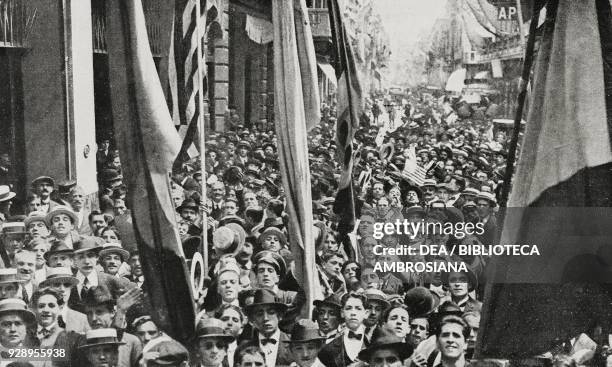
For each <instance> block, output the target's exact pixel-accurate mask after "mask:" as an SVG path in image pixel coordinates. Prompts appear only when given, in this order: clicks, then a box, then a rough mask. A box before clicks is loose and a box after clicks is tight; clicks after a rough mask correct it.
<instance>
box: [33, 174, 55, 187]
mask: <svg viewBox="0 0 612 367" xmlns="http://www.w3.org/2000/svg"><path fill="white" fill-rule="evenodd" d="M40 183H48V184H49V185H51V186H53V187H55V180H54V179H53V178H52V177H49V176H38V177H36V178H35V179H33V180H32V187H36V185H38V184H40Z"/></svg>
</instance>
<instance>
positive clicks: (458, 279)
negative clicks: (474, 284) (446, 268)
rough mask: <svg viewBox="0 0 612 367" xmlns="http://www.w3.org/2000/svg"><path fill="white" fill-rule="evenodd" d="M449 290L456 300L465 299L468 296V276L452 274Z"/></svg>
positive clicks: (449, 277) (449, 279) (449, 280)
mask: <svg viewBox="0 0 612 367" xmlns="http://www.w3.org/2000/svg"><path fill="white" fill-rule="evenodd" d="M448 288H449V291H450V293H451V295H452V296H453V297H455V298H460V297H465V296H467V294H468V276H467V274H465V273H450V275H449V276H448Z"/></svg>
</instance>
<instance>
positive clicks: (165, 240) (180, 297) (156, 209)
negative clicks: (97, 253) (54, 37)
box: [107, 0, 195, 342]
mask: <svg viewBox="0 0 612 367" xmlns="http://www.w3.org/2000/svg"><path fill="white" fill-rule="evenodd" d="M107 14H108V15H109V17H108V18H107V19H108V22H109V26H108V28H107V43H108V56H109V70H110V87H111V99H112V110H113V120H114V129H115V137H116V138H115V139H116V143H117V146H118V148H119V154H120V157H121V162H122V164H123V166H124V168H125V169H124V172H125V174H124V181H125V183H126V185H127V192H128V203H129V205H130V209H131V211H132V217H133V223H134V231H135V233H136V239H137V242H138V251H139V254H140V261H141V263H142V268H143V272H144V277H145V284H146V289H145V290H146V292H147V294H148V296H149V299H150V302H151V304H152V306H153V307H152V310H151V311H152V312H153V314H152V315H151V316H152V317H153V319H154V320H155V323H156V324H157V325H159V326H160V328H161V329H162V330H163V331H164V332H166V333H167V334H168V335H170V336H171V337H173V338H175V339H177V340H179V341H181V342H188V341H189V340H190V338H191V337H192V336H193V333H194V318H195V312H194V302H193V296H192V292H191V282H190V277H189V272H188V270H187V267H186V263H185V256H184V254H183V250H182V246H181V241H180V239H179V236H178V232H177V225H176V219H175V215H176V214H175V211H174V205H173V203H172V199H171V196H170V180H169V172H170V170H171V169H172V165H173V162H174V160H175V158H176V155H177V154H178V152H179V147H180V139H179V137H178V134H177V132H176V129H175V128H174V126H173V124H172V117H171V116H170V112H169V111H168V107H167V104H166V101H165V98H164V94H163V91H162V86H161V83H160V80H159V77H158V75H157V71H156V68H155V64H154V62H153V56H152V54H151V50H150V48H149V41H148V37H147V32H146V28H145V18H144V13H143V10H142V3H141V0H110V1H108V2H107Z"/></svg>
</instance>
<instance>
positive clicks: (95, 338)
mask: <svg viewBox="0 0 612 367" xmlns="http://www.w3.org/2000/svg"><path fill="white" fill-rule="evenodd" d="M85 337H86V338H87V342H86V343H85V344H83V345H81V346H80V347H79V349H87V348H91V347H97V346H99V345H117V346H119V345H123V344H125V343H123V342H120V341H119V340H117V330H116V329H113V328H107V329H94V330H89V331H88V332H87V334H85Z"/></svg>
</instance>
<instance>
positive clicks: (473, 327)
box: [463, 315, 480, 349]
mask: <svg viewBox="0 0 612 367" xmlns="http://www.w3.org/2000/svg"><path fill="white" fill-rule="evenodd" d="M463 319H464V320H465V322H466V323H467V324H468V326H469V327H470V336H469V337H468V339H467V347H468V348H470V349H474V348H475V347H476V339H477V338H478V329H479V327H480V317H477V316H475V315H466V316H464V317H463Z"/></svg>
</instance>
